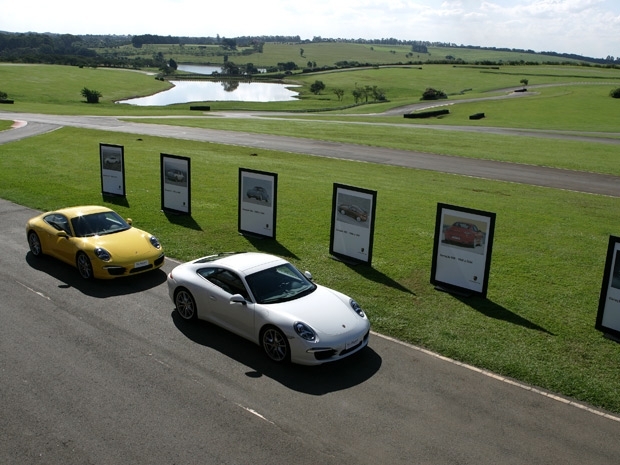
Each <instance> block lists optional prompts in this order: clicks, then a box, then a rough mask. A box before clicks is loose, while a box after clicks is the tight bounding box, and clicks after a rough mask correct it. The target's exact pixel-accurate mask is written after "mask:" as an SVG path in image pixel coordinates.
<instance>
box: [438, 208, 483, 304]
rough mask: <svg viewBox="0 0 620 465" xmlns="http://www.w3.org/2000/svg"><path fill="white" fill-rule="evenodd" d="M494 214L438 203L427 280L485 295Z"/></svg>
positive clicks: (453, 288) (440, 286)
mask: <svg viewBox="0 0 620 465" xmlns="http://www.w3.org/2000/svg"><path fill="white" fill-rule="evenodd" d="M494 227H495V214H494V213H489V212H483V211H479V210H473V209H469V208H462V207H456V206H451V205H445V204H438V206H437V217H436V224H435V244H434V250H433V265H432V271H431V283H432V284H434V285H436V286H437V287H439V288H440V289H442V290H447V291H456V292H460V293H465V294H476V295H480V296H486V292H487V286H488V277H489V266H490V263H491V250H492V244H493V230H494Z"/></svg>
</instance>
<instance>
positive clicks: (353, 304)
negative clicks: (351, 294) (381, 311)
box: [349, 299, 366, 318]
mask: <svg viewBox="0 0 620 465" xmlns="http://www.w3.org/2000/svg"><path fill="white" fill-rule="evenodd" d="M349 305H350V306H351V308H352V309H353V310H355V313H357V314H358V315H359V316H361V317H362V318H364V317H365V316H366V315H365V314H364V310H362V307H360V304H358V303H357V302H356V301H355V300H353V299H351V300H349Z"/></svg>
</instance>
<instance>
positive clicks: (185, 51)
mask: <svg viewBox="0 0 620 465" xmlns="http://www.w3.org/2000/svg"><path fill="white" fill-rule="evenodd" d="M95 50H96V52H97V53H98V54H99V55H102V56H112V57H117V58H118V57H122V58H126V59H128V60H131V59H133V58H134V57H140V56H141V57H145V58H150V57H152V56H153V55H156V54H158V53H162V54H163V55H164V57H165V58H166V59H173V60H175V61H176V62H177V63H194V64H215V65H221V64H223V63H224V56H227V57H228V59H229V60H230V61H233V62H235V63H236V64H246V63H253V64H254V65H255V66H257V67H269V66H276V65H277V64H278V63H286V62H294V63H295V64H296V65H297V66H298V67H299V68H305V67H306V66H307V65H308V62H312V63H313V64H315V66H318V67H323V66H328V67H331V66H334V65H335V64H336V63H338V62H343V61H347V62H354V63H362V64H366V63H367V64H371V65H380V64H407V63H429V62H437V61H446V60H447V61H458V60H463V61H465V62H467V63H476V62H495V63H498V62H506V63H508V62H516V63H533V64H541V63H572V64H579V63H580V62H583V61H581V60H577V59H572V58H562V57H557V56H552V55H542V54H536V53H525V52H512V51H501V50H487V49H478V48H471V49H468V48H461V47H429V48H428V53H415V52H412V51H411V46H408V45H377V44H357V43H349V42H318V43H274V42H268V43H265V45H264V47H263V52H262V53H250V51H251V49H250V48H249V47H247V48H239V49H238V50H237V51H224V50H223V49H222V48H221V47H219V46H217V45H178V44H175V45H143V46H142V48H139V49H138V48H135V47H133V46H132V45H124V46H121V47H114V48H97V49H95ZM302 51H303V55H302Z"/></svg>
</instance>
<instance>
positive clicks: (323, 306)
mask: <svg viewBox="0 0 620 465" xmlns="http://www.w3.org/2000/svg"><path fill="white" fill-rule="evenodd" d="M270 307H272V310H278V311H282V312H286V313H288V314H289V315H291V316H293V318H295V319H296V320H298V321H301V322H303V323H306V324H308V325H310V326H311V327H312V328H313V329H314V330H315V331H316V332H317V333H319V335H320V334H326V335H330V336H333V335H337V334H343V333H346V332H348V331H350V330H352V329H357V328H359V326H360V325H361V324H366V323H365V322H366V320H365V319H363V318H362V317H360V316H359V315H358V314H357V313H355V311H354V310H353V309H352V308H351V306H350V305H349V297H347V296H345V295H344V294H340V293H339V292H336V291H333V290H331V289H328V288H326V287H323V286H320V285H317V288H316V290H315V291H314V292H313V293H312V294H309V295H307V296H305V297H302V298H300V299H297V300H291V301H289V302H283V303H280V304H274V305H273V306H270Z"/></svg>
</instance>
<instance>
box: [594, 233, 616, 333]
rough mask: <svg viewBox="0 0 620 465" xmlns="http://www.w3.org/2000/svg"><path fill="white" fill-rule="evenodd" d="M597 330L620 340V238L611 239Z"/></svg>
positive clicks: (608, 247)
mask: <svg viewBox="0 0 620 465" xmlns="http://www.w3.org/2000/svg"><path fill="white" fill-rule="evenodd" d="M595 328H596V329H598V330H599V331H603V332H604V333H605V334H607V335H609V336H612V337H613V338H614V339H615V340H620V237H616V236H610V237H609V245H608V246H607V260H606V261H605V271H604V274H603V284H602V286H601V295H600V298H599V303H598V313H597V315H596V324H595Z"/></svg>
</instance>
